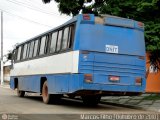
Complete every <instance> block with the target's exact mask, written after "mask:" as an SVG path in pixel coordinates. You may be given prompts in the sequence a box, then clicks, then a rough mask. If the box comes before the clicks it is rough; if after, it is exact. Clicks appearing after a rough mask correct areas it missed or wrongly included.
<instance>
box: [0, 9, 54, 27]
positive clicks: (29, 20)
mask: <svg viewBox="0 0 160 120" xmlns="http://www.w3.org/2000/svg"><path fill="white" fill-rule="evenodd" d="M0 10H1V11H3V12H5V13H7V14H9V15H12V16H14V17H17V18H20V19H23V20H26V21H28V22H32V23H35V24H39V25H41V26H45V27H49V28H51V27H52V26H49V25H46V24H42V23H39V22H36V21H33V20H31V19H28V18H24V17H22V16H19V15H16V14H13V13H11V12H8V11H6V10H3V9H0Z"/></svg>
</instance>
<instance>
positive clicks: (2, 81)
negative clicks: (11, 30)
mask: <svg viewBox="0 0 160 120" xmlns="http://www.w3.org/2000/svg"><path fill="white" fill-rule="evenodd" d="M3 83H4V79H3V11H1V85H3Z"/></svg>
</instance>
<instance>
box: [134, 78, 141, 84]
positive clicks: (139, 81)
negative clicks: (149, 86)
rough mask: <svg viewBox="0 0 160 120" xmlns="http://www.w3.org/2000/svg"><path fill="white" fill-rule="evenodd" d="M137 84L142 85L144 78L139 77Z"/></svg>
mask: <svg viewBox="0 0 160 120" xmlns="http://www.w3.org/2000/svg"><path fill="white" fill-rule="evenodd" d="M135 82H136V85H142V78H141V77H137V78H136V80H135Z"/></svg>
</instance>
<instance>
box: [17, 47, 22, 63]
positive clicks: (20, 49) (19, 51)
mask: <svg viewBox="0 0 160 120" xmlns="http://www.w3.org/2000/svg"><path fill="white" fill-rule="evenodd" d="M21 51H22V47H21V46H19V47H18V53H17V60H18V61H19V60H20V59H21Z"/></svg>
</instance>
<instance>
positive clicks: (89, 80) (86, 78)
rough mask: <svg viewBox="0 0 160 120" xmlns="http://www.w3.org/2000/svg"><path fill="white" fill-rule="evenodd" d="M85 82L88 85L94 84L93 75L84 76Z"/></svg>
mask: <svg viewBox="0 0 160 120" xmlns="http://www.w3.org/2000/svg"><path fill="white" fill-rule="evenodd" d="M84 81H85V82H87V83H90V82H92V74H85V75H84Z"/></svg>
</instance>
